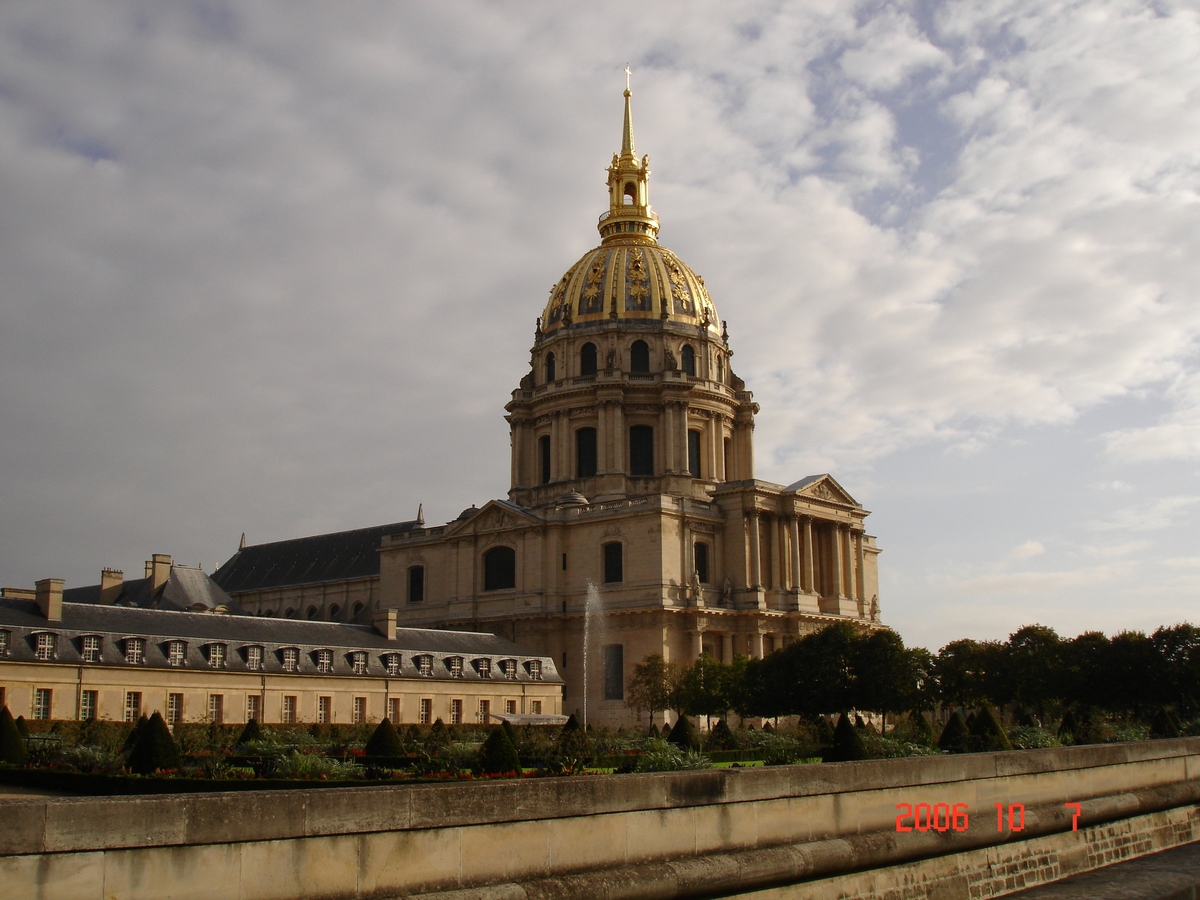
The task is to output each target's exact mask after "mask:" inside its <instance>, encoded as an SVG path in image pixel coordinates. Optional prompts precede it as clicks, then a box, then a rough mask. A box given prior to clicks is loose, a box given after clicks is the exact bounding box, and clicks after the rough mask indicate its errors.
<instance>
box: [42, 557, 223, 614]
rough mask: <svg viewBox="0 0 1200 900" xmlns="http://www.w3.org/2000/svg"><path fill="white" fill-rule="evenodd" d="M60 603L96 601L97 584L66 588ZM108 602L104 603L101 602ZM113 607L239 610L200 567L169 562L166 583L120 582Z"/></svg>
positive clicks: (97, 595)
mask: <svg viewBox="0 0 1200 900" xmlns="http://www.w3.org/2000/svg"><path fill="white" fill-rule="evenodd" d="M63 602H64V603H92V604H97V605H98V604H100V585H98V584H89V585H86V586H84V587H77V588H67V589H66V590H64V591H63ZM105 605H108V604H105ZM112 605H117V606H139V607H141V608H143V609H170V610H176V611H183V612H186V611H191V612H205V611H212V610H215V609H217V607H220V606H224V607H225V608H226V609H227V610H229V612H231V613H234V614H238V613H241V612H242V609H241V607H239V606H238V605H237V603H236V602H235V601H234V599H233V598H232V597H230V596H229V595H228V594H227V593H225V592H224V591H223V590H221V588H220V587H219V586H218V585H217V584H216V583H215V582H214V581H213V580H212V579H211V578H209V577H208V575H207V574H205V572H204V570H203V569H199V568H193V567H191V566H181V565H179V564H178V563H175V564H172V566H171V572H170V575H169V576H168V578H167V582H166V584H164V585H163V586H162V587H160V588H159V589H158V590H157V591H154V590H151V581H150V579H149V578H135V579H132V580H130V581H126V582H124V583H122V585H121V593H120V594H119V595H118V596H117V598H116V600H115V601H113V604H112Z"/></svg>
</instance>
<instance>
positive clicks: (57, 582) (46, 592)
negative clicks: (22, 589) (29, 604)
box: [35, 578, 63, 622]
mask: <svg viewBox="0 0 1200 900" xmlns="http://www.w3.org/2000/svg"><path fill="white" fill-rule="evenodd" d="M35 586H36V587H37V605H38V609H40V610H41V611H42V615H43V616H45V617H46V621H47V622H61V621H62V591H63V580H62V579H61V578H43V579H42V580H41V581H38V582H35Z"/></svg>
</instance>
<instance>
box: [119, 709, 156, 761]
mask: <svg viewBox="0 0 1200 900" xmlns="http://www.w3.org/2000/svg"><path fill="white" fill-rule="evenodd" d="M149 721H150V720H149V719H147V718H146V716H145V714H144V713H143V714H142V715H140V716H138V720H137V723H136V724H135V725H134V726H133V730H132V731H131V732H129V734H128V735H127V736H126V738H125V743H124V744H123V745H122V747H121V752H122V753H128V752H129V751H130V750H132V749H133V748H134V746H135V745H136V744H137V742H138V736H139V735H141V733H142V729H143V728H145V727H146V723H147V722H149Z"/></svg>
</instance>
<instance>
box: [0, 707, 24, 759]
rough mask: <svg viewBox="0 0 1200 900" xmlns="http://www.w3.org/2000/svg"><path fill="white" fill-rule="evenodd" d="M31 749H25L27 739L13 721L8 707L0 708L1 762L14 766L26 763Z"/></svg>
mask: <svg viewBox="0 0 1200 900" xmlns="http://www.w3.org/2000/svg"><path fill="white" fill-rule="evenodd" d="M28 758H29V751H28V750H26V749H25V739H24V738H23V737H21V732H20V730H19V729H18V728H17V723H16V722H14V721H13V717H12V713H10V712H9V711H8V707H7V706H5V707H2V708H0V762H3V763H9V764H10V765H14V766H23V765H25V760H27V759H28Z"/></svg>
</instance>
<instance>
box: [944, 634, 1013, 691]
mask: <svg viewBox="0 0 1200 900" xmlns="http://www.w3.org/2000/svg"><path fill="white" fill-rule="evenodd" d="M1003 657H1004V648H1003V645H1001V644H1000V643H998V642H996V641H972V640H968V639H964V640H960V641H951V642H950V643H949V644H947V645H946V646H945V647H943V648H942V649H941V650H939V651H938V654H937V658H936V659H935V660H934V663H933V671H934V675H935V676H936V678H937V693H938V699H940V700H941V702H942V704H943V705H945V706H983V705H984V704H985V703H989V702H992V703H1002V702H1003V699H1002V698H1003V695H1004V693H1005V691H1004V690H1003V688H1002V685H1001V679H1002V668H1003Z"/></svg>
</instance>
